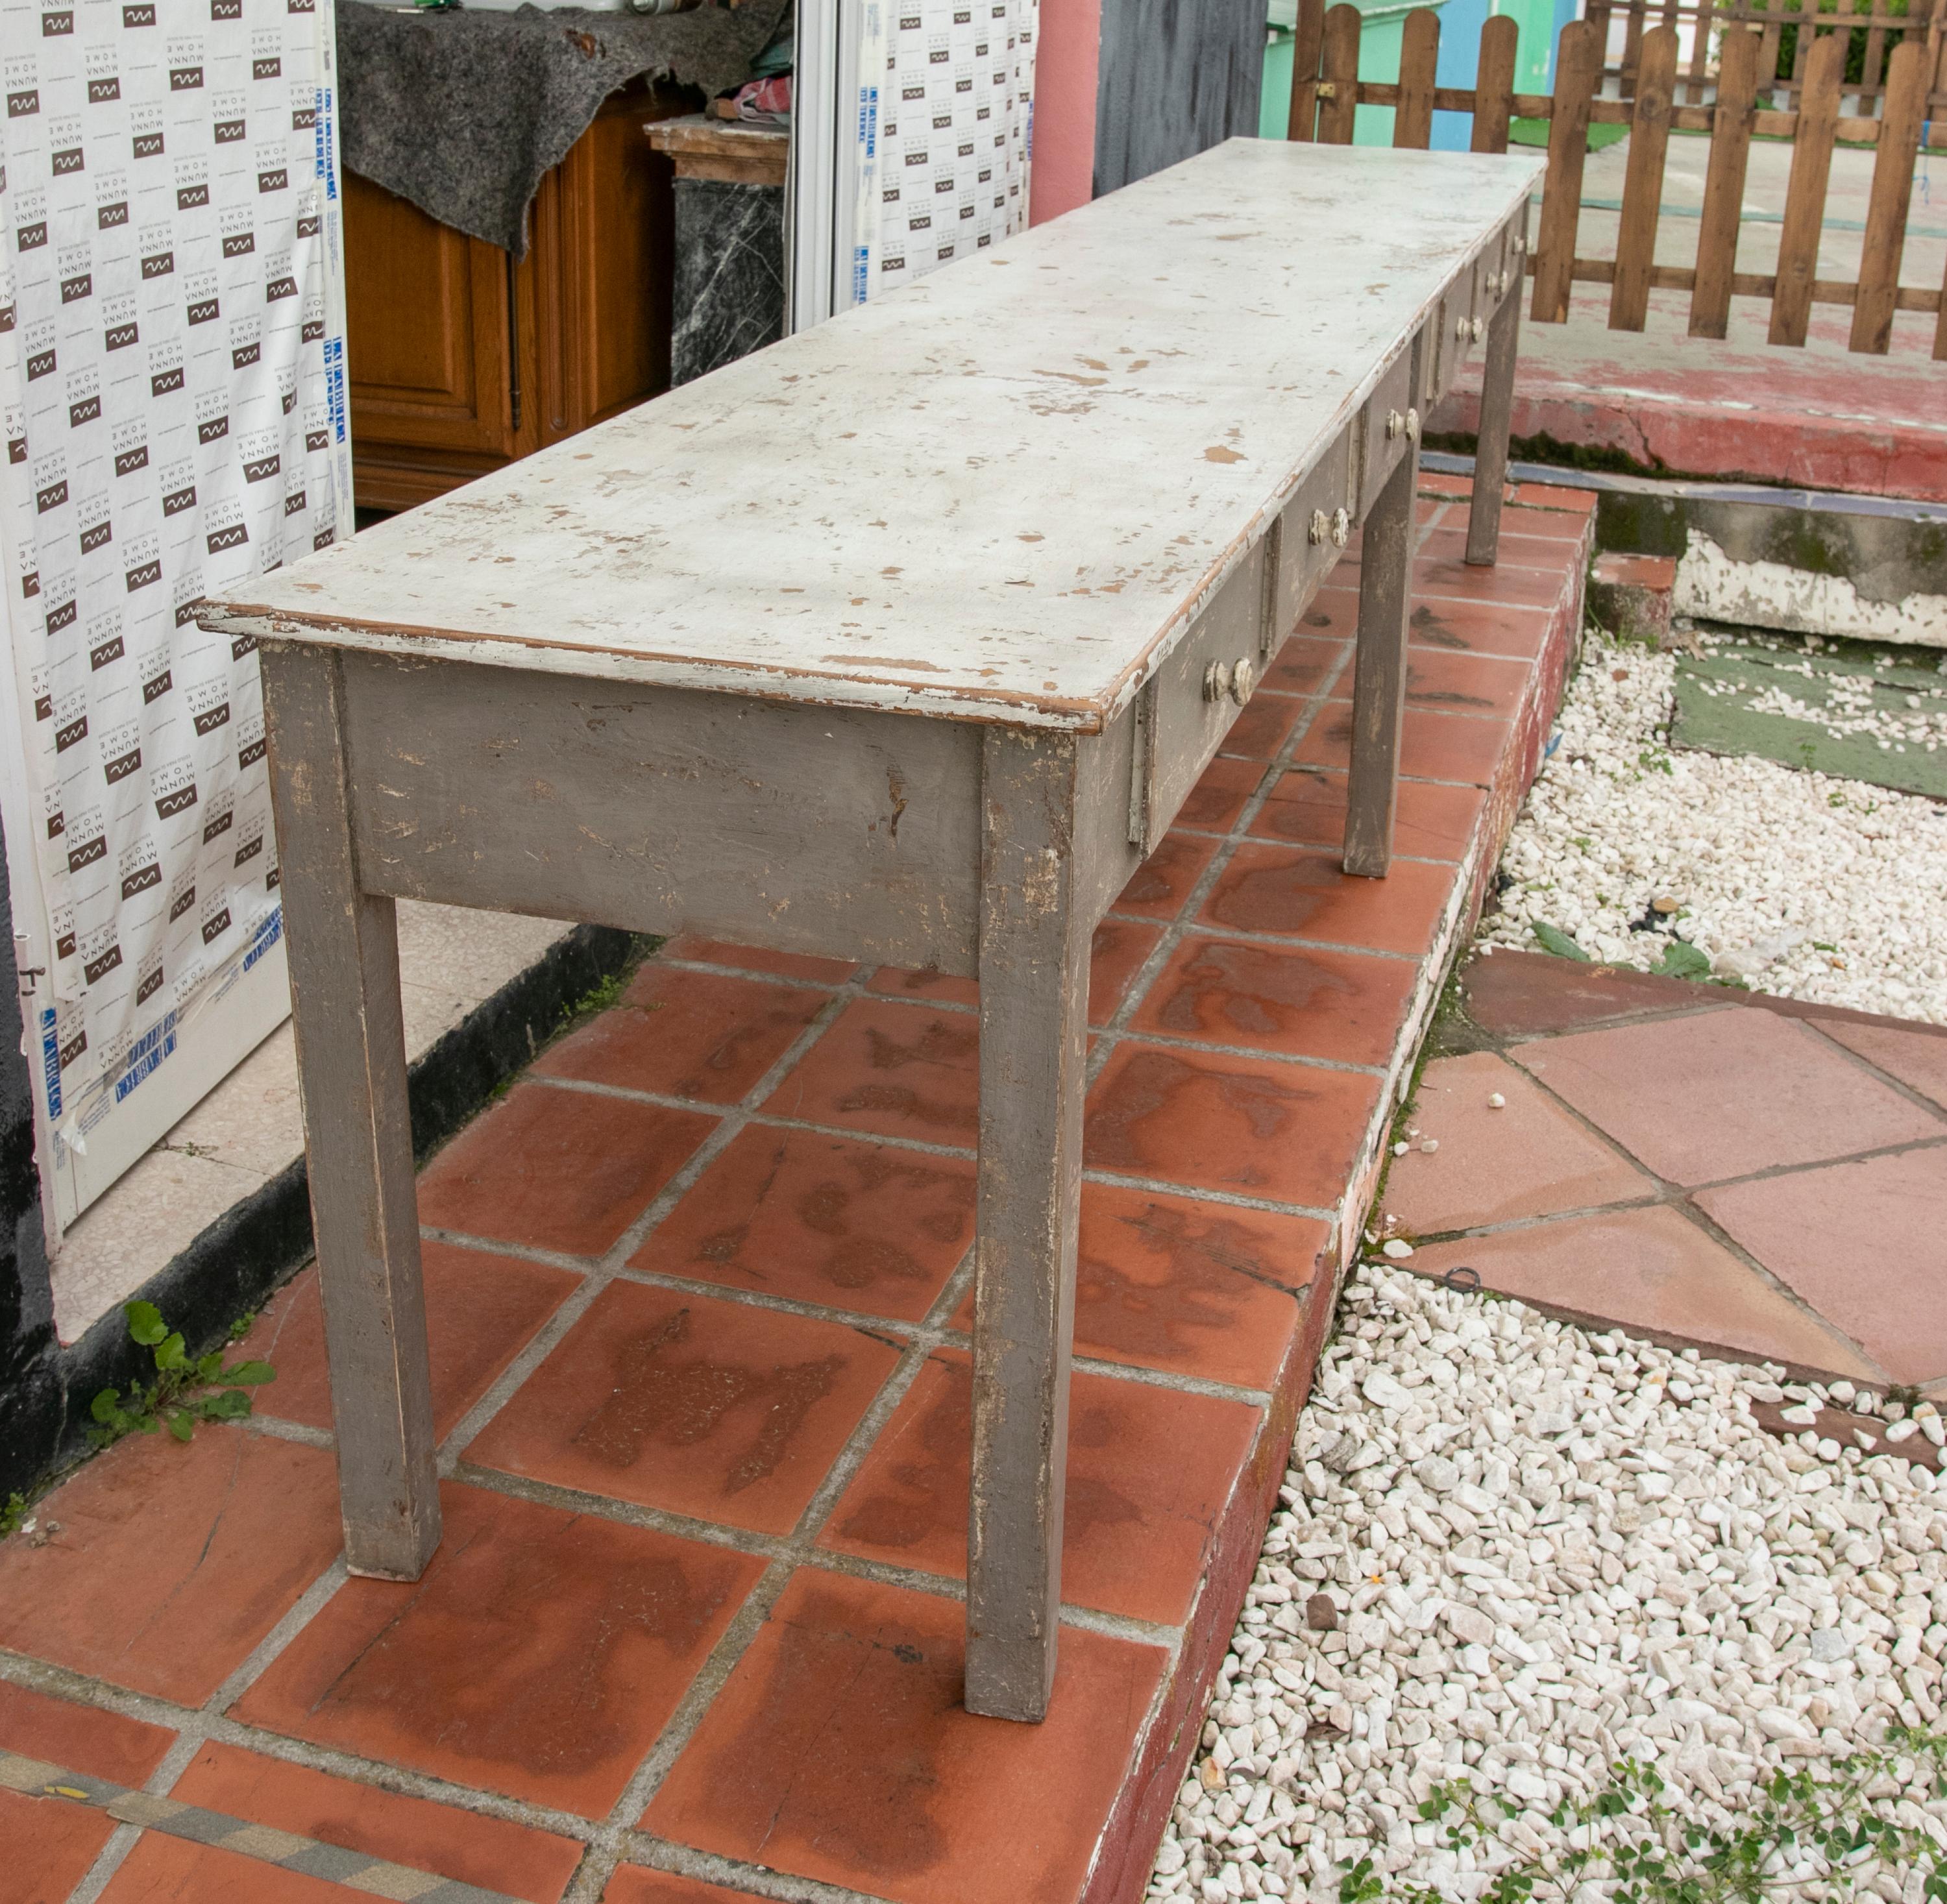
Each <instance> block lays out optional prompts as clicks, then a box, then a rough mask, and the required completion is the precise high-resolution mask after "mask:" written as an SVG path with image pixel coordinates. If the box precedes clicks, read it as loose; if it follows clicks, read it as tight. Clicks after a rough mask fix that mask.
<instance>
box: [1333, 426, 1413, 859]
mask: <svg viewBox="0 0 1947 1904" xmlns="http://www.w3.org/2000/svg"><path fill="white" fill-rule="evenodd" d="M1418 487H1419V441H1418V439H1417V438H1413V439H1410V441H1408V443H1407V453H1406V454H1405V455H1404V456H1403V457H1401V458H1400V460H1399V463H1398V466H1397V467H1396V468H1395V469H1394V471H1393V472H1392V474H1391V475H1390V476H1388V478H1386V481H1385V487H1384V488H1382V489H1381V490H1380V491H1379V496H1378V497H1377V499H1376V500H1375V501H1374V503H1373V506H1372V508H1371V509H1370V510H1368V511H1367V515H1366V526H1365V531H1364V540H1363V542H1362V543H1361V546H1360V555H1359V641H1358V646H1357V650H1356V652H1355V653H1354V659H1353V673H1352V771H1351V776H1349V780H1348V785H1347V788H1346V806H1345V870H1346V871H1347V872H1348V873H1360V874H1363V875H1365V876H1366V877H1367V878H1373V879H1376V878H1379V877H1380V876H1381V875H1383V874H1384V873H1385V870H1386V868H1387V867H1388V865H1391V862H1392V856H1393V807H1394V802H1395V800H1396V799H1397V797H1398V785H1399V751H1400V724H1401V720H1403V718H1404V715H1405V712H1406V636H1407V611H1408V610H1409V609H1410V607H1411V605H1412V597H1413V587H1412V583H1413V539H1414V538H1413V491H1415V490H1416V488H1418Z"/></svg>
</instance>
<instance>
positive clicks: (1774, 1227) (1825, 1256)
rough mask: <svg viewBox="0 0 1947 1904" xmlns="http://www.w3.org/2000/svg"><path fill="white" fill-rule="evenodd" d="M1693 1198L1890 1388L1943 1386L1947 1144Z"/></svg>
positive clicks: (1946, 1371)
mask: <svg viewBox="0 0 1947 1904" xmlns="http://www.w3.org/2000/svg"><path fill="white" fill-rule="evenodd" d="M1697 1202H1698V1203H1699V1204H1700V1205H1701V1206H1702V1207H1703V1208H1704V1209H1705V1210H1707V1211H1708V1212H1710V1215H1711V1216H1713V1218H1716V1221H1718V1222H1719V1223H1720V1224H1723V1227H1724V1228H1725V1230H1726V1231H1727V1232H1728V1233H1729V1234H1730V1235H1731V1236H1732V1237H1734V1238H1735V1240H1737V1241H1738V1242H1739V1243H1742V1244H1743V1245H1744V1247H1745V1248H1746V1249H1748V1250H1749V1251H1750V1252H1751V1254H1752V1255H1754V1256H1755V1257H1757V1259H1758V1261H1759V1262H1761V1263H1763V1265H1764V1266H1765V1268H1767V1269H1768V1270H1769V1271H1771V1273H1772V1274H1773V1275H1774V1276H1775V1277H1778V1280H1779V1281H1781V1282H1782V1283H1787V1284H1788V1285H1789V1286H1791V1288H1792V1289H1795V1290H1796V1291H1797V1293H1798V1294H1799V1295H1800V1296H1802V1297H1803V1298H1804V1299H1805V1300H1806V1302H1809V1303H1810V1304H1811V1305H1812V1308H1815V1309H1816V1310H1817V1311H1819V1314H1821V1315H1822V1316H1823V1317H1825V1319H1826V1320H1828V1322H1831V1323H1832V1324H1834V1325H1836V1326H1837V1327H1839V1328H1840V1329H1843V1330H1844V1331H1845V1332H1846V1334H1847V1335H1849V1336H1851V1337H1852V1338H1853V1340H1854V1341H1855V1342H1857V1343H1858V1344H1859V1346H1860V1347H1861V1348H1863V1349H1865V1351H1866V1353H1867V1354H1869V1355H1871V1357H1872V1358H1874V1360H1875V1361H1877V1362H1878V1363H1879V1364H1880V1367H1882V1368H1884V1370H1886V1372H1887V1374H1888V1375H1890V1376H1892V1377H1893V1379H1894V1380H1895V1381H1896V1382H1916V1383H1918V1382H1933V1381H1937V1380H1939V1379H1942V1378H1947V1246H1943V1245H1942V1241H1941V1239H1942V1237H1943V1236H1947V1144H1930V1145H1927V1146H1925V1147H1922V1148H1921V1149H1919V1150H1902V1151H1899V1152H1896V1153H1894V1154H1893V1156H1883V1157H1869V1158H1868V1159H1866V1160H1865V1162H1864V1163H1835V1164H1828V1166H1825V1168H1824V1169H1820V1170H1799V1171H1793V1172H1789V1173H1788V1174H1787V1175H1784V1176H1780V1177H1767V1178H1762V1179H1761V1180H1760V1181H1757V1182H1756V1183H1749V1184H1730V1185H1728V1186H1727V1187H1725V1188H1723V1189H1722V1190H1703V1191H1701V1192H1700V1193H1698V1197H1697Z"/></svg>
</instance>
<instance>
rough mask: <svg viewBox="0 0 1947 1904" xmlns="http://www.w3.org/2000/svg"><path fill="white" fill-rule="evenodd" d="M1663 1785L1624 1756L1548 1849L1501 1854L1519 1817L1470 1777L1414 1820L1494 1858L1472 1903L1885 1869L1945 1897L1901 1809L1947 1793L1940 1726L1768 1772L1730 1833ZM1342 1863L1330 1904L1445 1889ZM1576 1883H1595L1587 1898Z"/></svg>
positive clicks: (1924, 1845) (1924, 1841)
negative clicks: (1670, 1799)
mask: <svg viewBox="0 0 1947 1904" xmlns="http://www.w3.org/2000/svg"><path fill="white" fill-rule="evenodd" d="M1664 1789H1665V1788H1664V1781H1663V1779H1662V1776H1661V1774H1660V1773H1659V1772H1658V1771H1657V1770H1656V1769H1655V1767H1654V1766H1650V1765H1645V1764H1643V1763H1641V1762H1640V1761H1639V1760H1633V1759H1625V1760H1622V1761H1621V1762H1620V1763H1619V1764H1618V1765H1617V1766H1614V1767H1613V1768H1612V1769H1611V1772H1610V1776H1609V1778H1608V1782H1607V1783H1606V1784H1605V1785H1603V1787H1602V1789H1601V1790H1600V1791H1597V1792H1596V1794H1594V1795H1593V1797H1588V1798H1584V1799H1580V1800H1574V1801H1572V1802H1571V1801H1566V1800H1565V1802H1564V1803H1562V1804H1559V1805H1558V1806H1556V1807H1555V1810H1553V1811H1552V1812H1550V1813H1548V1815H1547V1816H1548V1822H1549V1824H1551V1825H1553V1826H1554V1827H1555V1831H1556V1832H1557V1833H1558V1834H1559V1841H1558V1842H1557V1843H1555V1844H1553V1845H1551V1846H1549V1847H1546V1848H1544V1849H1542V1850H1536V1851H1534V1852H1531V1853H1528V1855H1527V1856H1520V1857H1513V1858H1512V1859H1509V1860H1508V1861H1505V1862H1504V1861H1503V1859H1502V1857H1501V1856H1497V1854H1505V1853H1506V1852H1507V1851H1508V1849H1509V1847H1506V1844H1505V1843H1504V1841H1503V1840H1502V1839H1501V1838H1500V1834H1499V1830H1498V1828H1499V1826H1500V1825H1502V1824H1503V1822H1506V1820H1507V1819H1509V1818H1511V1817H1512V1816H1516V1815H1517V1814H1516V1813H1515V1810H1513V1808H1511V1807H1507V1806H1503V1804H1502V1803H1500V1801H1499V1800H1497V1799H1494V1798H1493V1797H1487V1796H1484V1795H1482V1794H1480V1793H1478V1792H1476V1791H1475V1790H1474V1789H1473V1788H1472V1785H1471V1784H1470V1783H1469V1781H1468V1780H1467V1779H1464V1778H1463V1779H1453V1780H1451V1781H1450V1782H1447V1783H1445V1784H1442V1785H1435V1786H1434V1787H1433V1788H1432V1791H1430V1792H1429V1794H1428V1795H1427V1797H1426V1798H1425V1800H1424V1801H1423V1802H1422V1803H1421V1805H1420V1806H1419V1819H1420V1822H1421V1823H1422V1825H1431V1826H1432V1828H1433V1831H1434V1835H1435V1842H1436V1844H1438V1847H1441V1848H1442V1849H1444V1850H1447V1851H1450V1852H1453V1853H1469V1854H1470V1855H1471V1856H1472V1858H1473V1859H1474V1862H1475V1868H1476V1869H1477V1870H1479V1869H1483V1868H1489V1867H1490V1864H1495V1865H1498V1868H1495V1869H1494V1875H1493V1877H1492V1878H1490V1881H1489V1882H1488V1884H1487V1887H1486V1888H1485V1889H1484V1890H1481V1892H1480V1893H1479V1904H1531V1901H1532V1900H1538V1899H1555V1900H1559V1904H1568V1901H1569V1900H1571V1899H1576V1898H1578V1897H1580V1896H1601V1897H1602V1898H1605V1899H1609V1900H1611V1904H1768V1901H1769V1900H1772V1899H1780V1900H1781V1899H1786V1898H1793V1899H1797V1898H1803V1897H1809V1896H1818V1897H1819V1898H1821V1899H1834V1900H1836V1899H1842V1898H1852V1897H1855V1896H1871V1897H1877V1896H1878V1895H1879V1893H1878V1891H1877V1888H1876V1887H1874V1888H1873V1889H1871V1890H1866V1891H1864V1892H1862V1890H1860V1889H1859V1887H1860V1886H1861V1885H1862V1884H1864V1883H1865V1881H1867V1880H1868V1879H1871V1878H1875V1877H1877V1876H1878V1875H1881V1874H1883V1873H1884V1872H1886V1871H1894V1872H1896V1873H1898V1874H1899V1875H1900V1876H1901V1877H1902V1878H1904V1879H1908V1881H1911V1875H1912V1874H1916V1873H1917V1874H1918V1875H1919V1877H1920V1885H1919V1888H1918V1890H1917V1891H1916V1892H1913V1893H1909V1894H1910V1895H1912V1896H1917V1897H1918V1898H1919V1899H1922V1900H1924V1904H1947V1849H1943V1848H1942V1846H1941V1845H1940V1844H1939V1842H1937V1841H1936V1840H1935V1839H1934V1838H1933V1837H1931V1836H1930V1835H1929V1834H1928V1833H1927V1831H1924V1829H1922V1828H1920V1827H1918V1826H1917V1825H1908V1824H1905V1823H1903V1822H1901V1819H1900V1818H1899V1807H1900V1805H1901V1803H1902V1800H1905V1799H1907V1798H1909V1797H1926V1798H1935V1797H1939V1796H1940V1795H1941V1794H1942V1793H1943V1792H1947V1732H1927V1731H1925V1730H1921V1729H1914V1728H1910V1727H1907V1726H1893V1727H1890V1729H1888V1731H1887V1737H1886V1742H1885V1743H1884V1745H1880V1746H1877V1747H1874V1748H1871V1749H1870V1750H1868V1751H1860V1752H1854V1753H1851V1754H1848V1755H1846V1757H1843V1758H1840V1759H1836V1760H1833V1761H1832V1762H1831V1764H1830V1765H1829V1766H1828V1767H1827V1768H1825V1769H1824V1770H1822V1771H1820V1772H1814V1771H1812V1769H1810V1768H1809V1767H1806V1766H1801V1767H1800V1769H1797V1771H1791V1772H1788V1771H1784V1770H1782V1769H1781V1770H1779V1771H1777V1772H1774V1773H1773V1774H1772V1776H1771V1777H1770V1778H1769V1779H1767V1780H1766V1781H1765V1782H1763V1784H1762V1785H1760V1786H1759V1787H1758V1788H1757V1790H1756V1791H1754V1794H1753V1795H1752V1798H1751V1801H1750V1803H1749V1804H1748V1805H1747V1806H1746V1807H1745V1808H1744V1811H1743V1813H1741V1816H1740V1817H1739V1819H1738V1822H1737V1823H1736V1824H1735V1825H1734V1826H1732V1827H1730V1828H1724V1829H1717V1828H1707V1827H1706V1826H1704V1825H1703V1824H1701V1822H1698V1820H1696V1819H1694V1818H1692V1817H1689V1816H1685V1815H1684V1814H1683V1813H1679V1812H1678V1811H1677V1810H1675V1809H1674V1808H1673V1807H1672V1806H1670V1804H1669V1803H1667V1800H1665V1798H1664ZM1484 1847H1486V1848H1487V1852H1488V1855H1487V1856H1481V1853H1482V1850H1483V1848H1484ZM1340 1871H1341V1874H1342V1875H1341V1876H1340V1878H1339V1904H1446V1899H1447V1893H1444V1892H1442V1891H1441V1890H1438V1889H1437V1888H1435V1887H1432V1886H1430V1885H1426V1884H1402V1885H1398V1886H1394V1885H1393V1884H1390V1883H1389V1882H1388V1880H1387V1878H1385V1875H1383V1874H1382V1873H1381V1872H1380V1871H1378V1870H1376V1868H1375V1867H1374V1865H1373V1860H1372V1859H1371V1858H1370V1857H1364V1858H1360V1859H1357V1860H1353V1859H1347V1860H1345V1862H1344V1863H1343V1864H1342V1865H1341V1866H1340ZM1585 1885H1593V1886H1595V1887H1596V1889H1595V1890H1593V1891H1591V1892H1588V1893H1585V1892H1584V1891H1583V1886H1585ZM1813 1885H1815V1886H1817V1887H1818V1888H1817V1889H1816V1890H1810V1889H1808V1888H1807V1887H1808V1886H1813Z"/></svg>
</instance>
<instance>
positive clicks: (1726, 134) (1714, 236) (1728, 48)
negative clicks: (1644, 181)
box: [1690, 21, 1758, 337]
mask: <svg viewBox="0 0 1947 1904" xmlns="http://www.w3.org/2000/svg"><path fill="white" fill-rule="evenodd" d="M1706 30H1707V25H1706V23H1704V22H1703V21H1699V22H1698V32H1699V33H1702V32H1704V31H1706ZM1757 96H1758V35H1757V33H1756V32H1755V31H1754V30H1753V29H1751V28H1750V27H1749V26H1730V27H1726V29H1725V32H1724V42H1723V48H1722V49H1721V51H1720V53H1719V59H1718V64H1717V109H1716V114H1715V116H1714V119H1713V123H1712V125H1711V128H1710V167H1709V169H1708V170H1707V172H1706V173H1705V175H1704V211H1703V216H1702V217H1701V219H1700V220H1699V221H1698V230H1697V282H1696V283H1695V286H1693V287H1692V290H1691V293H1690V334H1691V336H1693V337H1722V336H1724V335H1725V333H1726V331H1727V330H1729V325H1730V316H1731V280H1732V277H1733V276H1734V275H1735V274H1736V271H1737V268H1738V228H1739V226H1740V224H1741V222H1742V221H1743V217H1744V169H1745V167H1746V166H1747V163H1749V160H1750V151H1751V128H1752V125H1753V124H1754V122H1755V121H1756V120H1757Z"/></svg>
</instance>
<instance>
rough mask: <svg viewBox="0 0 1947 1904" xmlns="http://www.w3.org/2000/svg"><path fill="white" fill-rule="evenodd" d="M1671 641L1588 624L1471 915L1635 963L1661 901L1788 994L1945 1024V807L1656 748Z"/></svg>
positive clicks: (1484, 933) (1684, 930)
mask: <svg viewBox="0 0 1947 1904" xmlns="http://www.w3.org/2000/svg"><path fill="white" fill-rule="evenodd" d="M1675 667H1676V661H1675V658H1674V657H1673V655H1667V654H1658V653H1656V652H1653V651H1651V650H1650V649H1645V648H1642V647H1638V646H1633V645H1630V644H1625V643H1621V642H1616V641H1614V640H1613V639H1611V638H1610V637H1609V636H1606V635H1605V634H1603V633H1601V632H1600V631H1599V630H1591V631H1590V633H1589V636H1588V637H1587V640H1586V646H1585V648H1584V650H1583V660H1582V665H1581V668H1580V671H1579V673H1577V676H1576V677H1575V679H1574V681H1573V682H1572V683H1571V684H1570V686H1569V690H1568V696H1567V698H1566V700H1565V703H1564V705H1563V707H1562V720H1561V729H1560V736H1559V741H1558V742H1557V744H1556V745H1555V751H1554V752H1553V754H1552V755H1551V757H1549V760H1547V762H1546V763H1545V764H1544V766H1543V769H1542V772H1541V774H1540V778H1539V779H1537V782H1536V783H1535V785H1534V790H1533V791H1532V792H1531V794H1530V795H1529V797H1528V803H1527V804H1526V806H1524V808H1523V810H1522V812H1521V817H1520V818H1519V819H1518V820H1517V821H1516V822H1515V828H1514V831H1513V832H1512V834H1511V835H1510V837H1509V841H1508V846H1507V850H1506V853H1505V854H1504V855H1503V858H1502V862H1501V866H1502V870H1503V872H1504V873H1506V875H1508V876H1509V878H1511V879H1512V881H1514V882H1515V884H1513V885H1512V886H1511V887H1509V888H1508V889H1507V890H1506V891H1504V892H1503V894H1502V896H1501V899H1500V909H1499V910H1498V911H1497V912H1494V913H1492V914H1491V915H1490V916H1489V917H1488V918H1487V919H1486V920H1485V921H1484V922H1483V925H1482V930H1481V938H1482V940H1483V941H1484V943H1488V944H1493V945H1506V946H1521V947H1524V948H1525V949H1529V950H1533V949H1535V947H1536V943H1537V942H1536V940H1535V937H1534V924H1535V923H1536V922H1537V921H1544V922H1546V924H1549V925H1552V926H1554V927H1556V928H1558V929H1559V930H1561V931H1563V932H1565V933H1568V935H1569V937H1571V938H1572V939H1574V940H1575V942H1576V943H1577V944H1578V945H1579V946H1580V947H1581V948H1582V949H1583V951H1585V952H1587V953H1589V955H1590V956H1591V957H1592V958H1596V959H1599V960H1602V961H1605V962H1608V963H1611V964H1624V965H1634V966H1639V967H1644V968H1645V969H1646V968H1648V967H1650V966H1651V965H1653V964H1655V963H1656V962H1657V961H1658V958H1660V957H1661V955H1663V954H1664V951H1665V950H1666V949H1667V946H1669V944H1670V935H1669V933H1667V932H1664V931H1632V930H1630V927H1631V926H1632V924H1635V923H1637V922H1639V921H1642V920H1643V919H1644V918H1645V915H1646V914H1647V913H1648V910H1649V909H1650V907H1651V905H1652V903H1653V902H1654V901H1656V900H1658V899H1664V900H1666V901H1674V902H1675V907H1676V909H1675V910H1674V911H1673V912H1670V913H1669V914H1668V915H1667V917H1668V918H1669V919H1670V921H1671V924H1672V925H1673V929H1674V931H1675V933H1676V935H1677V936H1678V937H1682V938H1683V939H1685V940H1689V941H1690V942H1691V943H1693V944H1694V945H1695V946H1696V947H1697V948H1698V950H1699V951H1700V952H1703V953H1704V954H1705V955H1707V956H1708V957H1709V958H1710V960H1711V961H1712V964H1713V967H1714V969H1716V971H1719V972H1720V973H1725V974H1732V975H1735V976H1737V977H1741V978H1743V979H1744V980H1746V981H1747V983H1750V984H1753V985H1754V986H1757V987H1758V988H1759V989H1761V990H1763V991H1766V992H1777V993H1780V994H1781V995H1784V996H1785V997H1788V998H1809V999H1815V1000H1817V1001H1819V1002H1822V1003H1824V1004H1827V1005H1849V1006H1853V1007H1854V1008H1858V1009H1859V1010H1862V1011H1880V1012H1886V1013H1889V1014H1892V1015H1893V1016H1895V1017H1902V1018H1917V1019H1924V1020H1929V1021H1930V1022H1932V1023H1936V1024H1942V1023H1947V804H1942V803H1940V802H1938V801H1935V800H1926V799H1923V798H1921V797H1920V796H1918V794H1899V793H1892V792H1889V791H1887V790H1886V789H1884V788H1878V787H1871V786H1867V785H1863V784H1862V783H1861V782H1857V781H1852V780H1840V779H1834V778H1831V776H1827V775H1825V774H1819V773H1806V772H1794V770H1792V769H1789V768H1787V767H1783V766H1778V764H1777V763H1775V762H1774V761H1770V760H1758V759H1755V758H1743V759H1720V758H1719V757H1717V756H1716V755H1714V754H1692V753H1675V754H1673V753H1672V752H1670V751H1669V748H1667V745H1666V744H1665V743H1666V740H1667V732H1668V724H1669V720H1670V709H1671V694H1672V681H1673V676H1674V673H1675Z"/></svg>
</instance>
